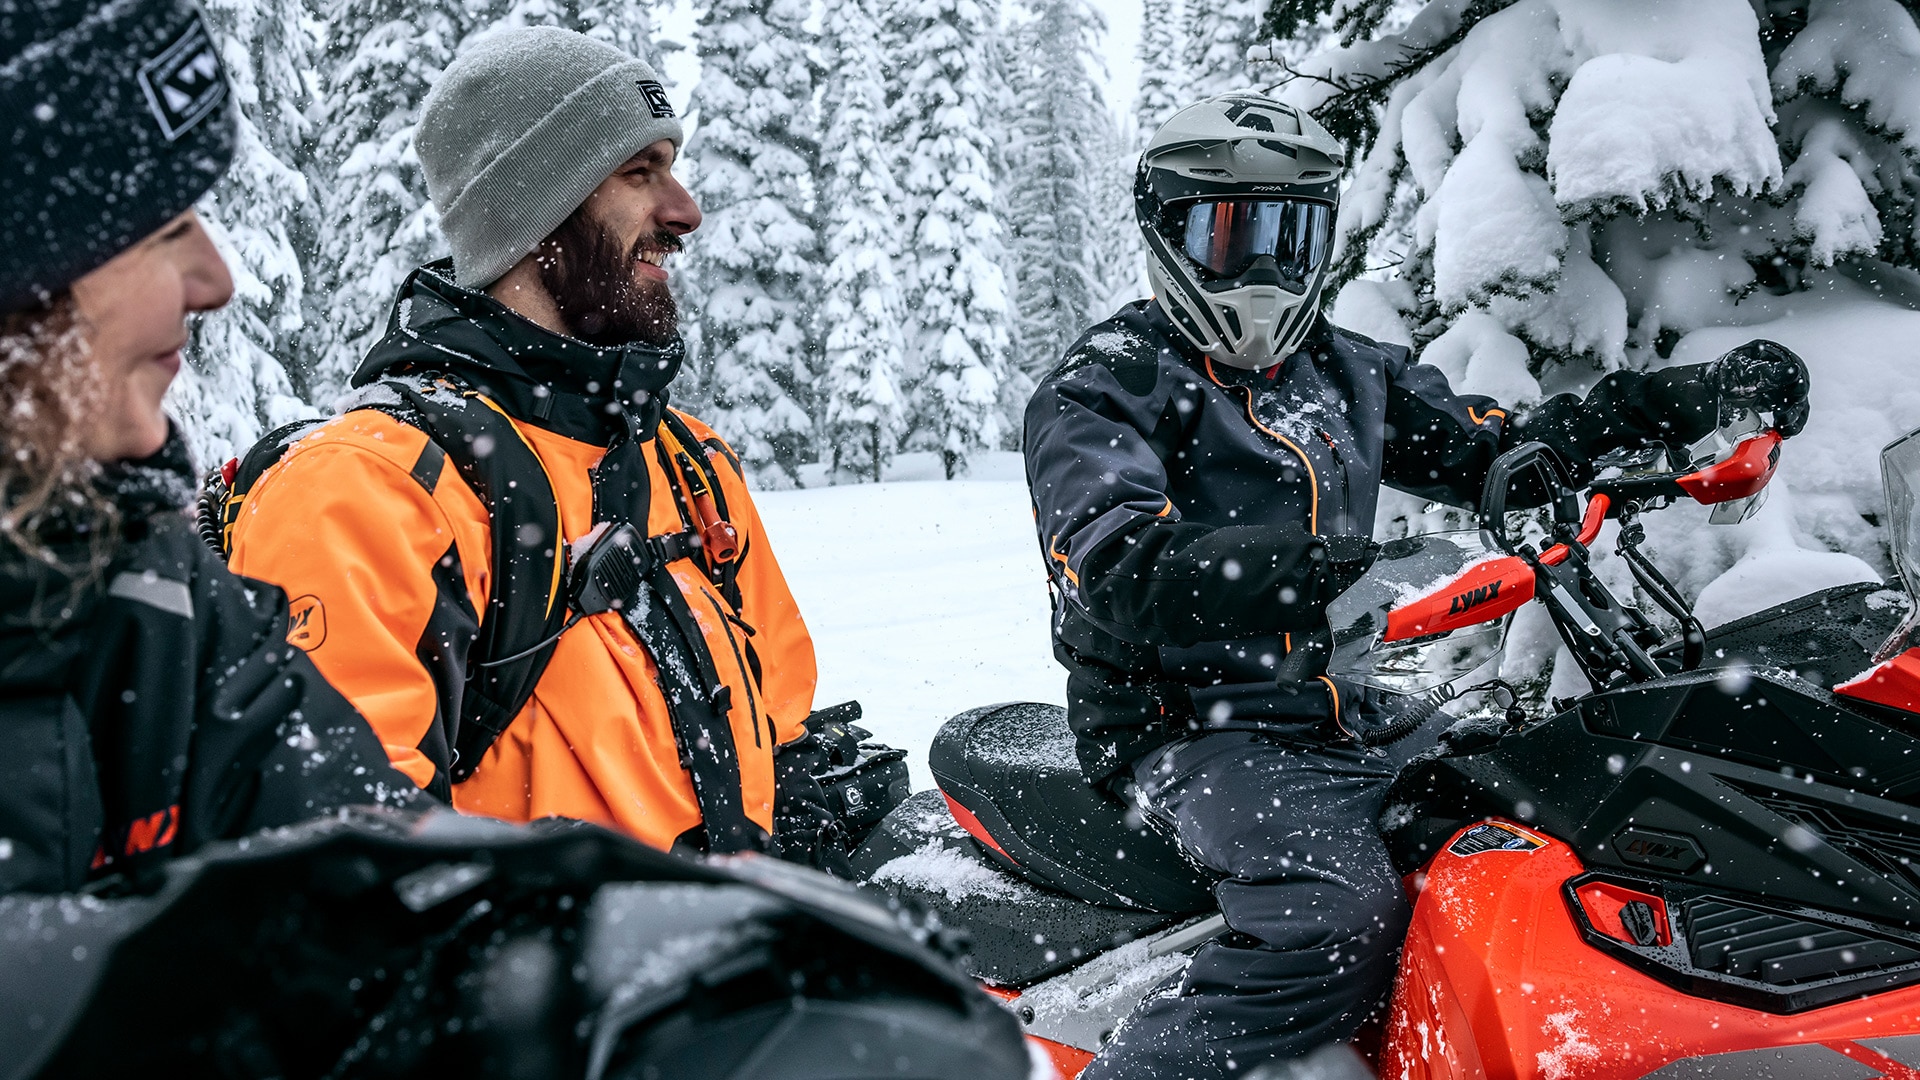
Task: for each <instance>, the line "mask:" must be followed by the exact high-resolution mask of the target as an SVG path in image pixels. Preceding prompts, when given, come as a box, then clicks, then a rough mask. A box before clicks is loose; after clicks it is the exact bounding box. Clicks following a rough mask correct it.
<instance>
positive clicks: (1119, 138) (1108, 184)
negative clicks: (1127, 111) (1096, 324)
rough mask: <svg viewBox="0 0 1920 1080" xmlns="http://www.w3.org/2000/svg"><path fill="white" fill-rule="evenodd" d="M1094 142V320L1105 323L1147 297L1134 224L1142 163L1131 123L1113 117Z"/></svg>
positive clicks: (1138, 140) (1143, 249)
mask: <svg viewBox="0 0 1920 1080" xmlns="http://www.w3.org/2000/svg"><path fill="white" fill-rule="evenodd" d="M1106 119H1107V123H1106V124H1105V126H1104V129H1103V130H1102V132H1101V134H1100V138H1099V139H1098V140H1096V141H1095V143H1094V146H1095V147H1096V152H1095V156H1094V157H1093V159H1092V161H1091V163H1090V167H1089V175H1090V177H1091V186H1092V194H1093V203H1094V217H1093V220H1094V222H1095V223H1096V228H1095V229H1094V234H1093V247H1094V256H1093V258H1094V270H1095V272H1096V274H1097V285H1096V288H1095V292H1094V306H1093V313H1092V314H1093V318H1094V319H1095V320H1099V319H1104V318H1106V317H1107V316H1109V315H1111V314H1113V313H1114V312H1115V311H1117V310H1119V308H1120V306H1121V305H1122V304H1127V303H1131V302H1132V301H1134V300H1138V299H1139V298H1141V297H1143V296H1146V295H1147V292H1148V290H1147V278H1146V258H1147V253H1146V244H1145V242H1144V241H1142V240H1141V238H1140V229H1139V227H1138V226H1137V225H1136V224H1135V223H1134V222H1135V220H1136V219H1135V216H1134V208H1133V178H1134V172H1135V170H1136V169H1137V167H1138V165H1139V162H1140V148H1139V143H1141V142H1142V141H1144V137H1143V136H1140V135H1139V134H1137V132H1136V131H1135V129H1134V127H1133V121H1132V119H1131V118H1126V119H1125V121H1124V123H1116V122H1115V118H1114V117H1113V115H1112V114H1111V113H1109V114H1106Z"/></svg>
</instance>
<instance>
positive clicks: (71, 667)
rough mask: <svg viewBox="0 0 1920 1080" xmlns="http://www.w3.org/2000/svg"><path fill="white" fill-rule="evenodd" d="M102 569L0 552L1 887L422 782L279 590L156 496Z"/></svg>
mask: <svg viewBox="0 0 1920 1080" xmlns="http://www.w3.org/2000/svg"><path fill="white" fill-rule="evenodd" d="M128 531H129V535H128V538H127V539H126V540H124V541H123V542H122V543H121V545H120V549H119V551H118V552H117V553H116V554H115V555H114V557H113V558H112V560H111V561H110V562H109V563H108V564H107V566H106V568H105V569H104V570H101V571H96V572H91V573H83V574H78V575H69V574H66V573H63V572H61V571H59V570H56V569H55V568H53V567H51V566H48V565H46V564H44V563H42V562H39V561H38V560H34V559H31V558H29V557H28V556H26V555H23V554H21V553H18V552H12V553H9V557H6V558H4V559H0V730H4V731H5V732H6V733H7V737H8V740H9V751H8V753H7V754H5V755H0V853H4V854H5V856H6V857H5V858H0V893H5V892H14V891H32V892H64V891H71V890H74V889H78V888H80V887H82V886H83V885H86V884H87V883H88V882H90V881H94V880H97V879H100V878H104V877H108V876H111V875H114V874H125V875H127V876H128V877H129V878H130V879H136V880H137V879H140V878H142V877H143V876H145V875H146V874H147V873H149V872H150V870H151V869H152V868H153V867H155V866H156V865H157V864H158V863H160V862H162V861H164V860H166V859H168V858H171V857H173V856H175V855H181V854H186V853H188V852H191V851H192V850H194V849H195V848H197V847H199V846H200V845H202V844H204V843H206V842H208V841H210V840H215V839H225V838H232V837H237V836H240V835H243V834H245V833H248V832H251V831H254V830H257V829H261V828H269V827H274V826H281V825H289V824H293V823H295V822H298V821H301V820H304V819H306V818H309V817H312V816H315V815H317V814H322V813H327V812H330V811H333V810H335V809H338V808H340V807H343V806H348V805H354V804H363V803H390V804H404V803H407V802H410V801H412V800H413V799H414V798H415V797H416V795H417V793H416V792H415V790H414V788H413V785H412V784H411V783H410V782H408V781H407V779H406V778H405V777H404V776H403V775H402V774H400V773H399V772H397V771H396V770H394V769H393V768H392V766H391V765H390V764H388V761H387V757H386V754H385V752H384V751H383V749H382V748H381V746H380V744H379V742H378V741H377V740H376V739H375V738H374V735H373V732H372V730H371V729H370V728H368V727H367V725H366V722H365V721H364V720H362V719H361V717H360V715H359V713H357V712H356V711H354V709H353V707H352V706H351V705H349V704H348V703H347V701H346V699H345V698H343V697H341V696H340V694H339V693H338V692H337V691H335V690H334V689H333V688H332V687H331V686H329V685H328V684H327V682H326V680H325V679H324V678H322V677H321V675H320V673H319V671H318V670H317V669H316V668H315V667H314V666H313V664H312V662H311V661H310V660H309V659H308V658H307V656H306V654H305V653H303V652H301V651H300V650H298V649H297V648H294V647H292V646H290V645H288V644H287V643H286V633H287V610H288V605H287V599H286V596H285V594H284V593H282V592H281V590H280V589H278V588H276V587H275V586H272V585H269V584H267V583H265V582H262V581H255V580H250V579H247V578H241V577H237V576H235V575H233V574H232V573H230V572H228V570H227V568H226V566H225V565H224V564H223V563H222V562H221V561H220V560H219V559H218V558H217V557H215V556H214V554H213V553H212V552H211V551H210V550H208V549H207V548H206V546H205V545H204V544H203V543H202V542H201V541H200V539H199V537H198V536H197V534H196V533H195V531H194V529H193V527H192V525H191V523H190V522H188V520H187V519H186V518H185V516H184V515H181V514H179V513H177V512H174V511H172V510H166V511H162V512H159V513H156V514H154V515H152V516H151V517H150V518H144V519H137V520H135V521H133V522H132V523H131V525H130V526H129V530H128Z"/></svg>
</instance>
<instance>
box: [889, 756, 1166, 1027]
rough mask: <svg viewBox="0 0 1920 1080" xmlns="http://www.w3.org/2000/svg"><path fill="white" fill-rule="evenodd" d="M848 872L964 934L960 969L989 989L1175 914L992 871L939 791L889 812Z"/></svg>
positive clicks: (1018, 981) (1034, 975) (1034, 978)
mask: <svg viewBox="0 0 1920 1080" xmlns="http://www.w3.org/2000/svg"><path fill="white" fill-rule="evenodd" d="M956 867H964V868H965V869H964V870H962V871H960V872H958V873H956V872H955V868H956ZM853 869H854V873H855V875H856V876H857V877H858V878H859V879H860V880H861V881H863V882H867V883H868V887H869V888H871V889H874V890H876V891H879V892H882V893H884V894H886V895H887V896H888V897H890V898H892V899H894V900H896V901H899V902H902V903H907V904H911V905H915V906H918V907H920V908H923V909H925V910H927V911H930V912H932V913H933V914H934V915H936V916H937V917H938V918H939V920H940V923H941V925H943V926H949V927H956V928H959V929H961V930H963V931H965V933H966V934H967V937H968V950H967V958H966V960H965V961H964V962H963V963H964V965H965V966H967V967H968V968H969V969H970V970H971V971H972V972H973V974H974V975H975V976H977V977H978V978H981V979H984V980H986V981H987V982H990V983H993V984H994V985H995V986H1004V987H1009V988H1015V989H1017V988H1021V987H1026V986H1030V985H1032V984H1034V983H1036V982H1039V981H1041V980H1042V979H1046V978H1049V977H1050V976H1053V975H1057V974H1059V973H1060V972H1062V971H1065V970H1066V969H1068V968H1070V967H1073V966H1074V965H1076V964H1078V963H1080V962H1081V961H1083V960H1086V959H1087V958H1089V957H1092V956H1096V955H1098V954H1100V953H1103V952H1106V951H1107V950H1109V949H1111V948H1113V947H1114V946H1116V945H1123V944H1125V943H1127V942H1129V941H1132V940H1134V939H1135V938H1139V937H1143V936H1145V935H1147V934H1151V933H1153V932H1154V931H1156V930H1160V929H1163V928H1165V927H1168V926H1171V925H1173V924H1174V923H1175V922H1177V921H1179V919H1180V916H1178V915H1172V914H1166V913H1161V912H1146V911H1133V910H1129V909H1126V908H1117V907H1105V906H1101V905H1097V904H1089V903H1086V902H1085V901H1083V900H1079V899H1076V898H1075V897H1071V896H1067V895H1065V894H1063V893H1059V892H1054V891H1050V890H1046V889H1041V888H1038V887H1036V886H1035V885H1033V884H1032V883H1030V882H1028V881H1027V880H1026V879H1024V878H1021V877H1019V876H1017V875H1015V874H1013V873H1010V872H1008V871H1007V870H1004V869H1001V865H1000V864H999V863H998V862H994V861H989V860H988V858H987V857H986V856H985V855H984V854H982V848H981V846H980V845H979V844H978V842H976V841H975V840H974V839H973V838H972V837H971V836H969V835H968V834H967V831H966V830H965V829H963V828H961V827H960V826H959V825H958V824H957V823H956V822H955V821H954V820H953V815H952V814H951V813H950V812H949V811H948V809H947V803H946V800H945V799H943V798H942V797H941V795H940V793H939V792H938V791H921V792H917V793H915V794H914V795H912V796H910V797H909V798H908V799H907V801H906V802H905V803H903V804H901V805H900V807H899V808H897V809H896V810H894V812H893V813H891V814H889V815H888V816H887V818H886V820H885V821H883V822H881V824H880V828H879V829H877V830H875V831H874V833H873V834H872V835H871V836H869V837H868V838H867V840H866V842H865V843H863V844H861V845H860V848H859V849H858V850H856V851H855V852H854V853H853Z"/></svg>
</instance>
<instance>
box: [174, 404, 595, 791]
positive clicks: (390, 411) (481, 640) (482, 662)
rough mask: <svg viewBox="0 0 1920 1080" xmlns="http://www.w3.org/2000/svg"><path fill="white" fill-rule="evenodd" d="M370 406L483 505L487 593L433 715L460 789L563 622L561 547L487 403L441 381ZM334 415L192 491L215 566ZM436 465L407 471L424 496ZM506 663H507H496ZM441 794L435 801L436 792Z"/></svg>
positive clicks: (545, 495)
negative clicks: (415, 439)
mask: <svg viewBox="0 0 1920 1080" xmlns="http://www.w3.org/2000/svg"><path fill="white" fill-rule="evenodd" d="M379 386H380V387H381V393H379V395H378V400H365V399H364V398H363V403H361V404H358V405H353V406H350V407H349V411H353V410H354V409H376V410H378V411H380V412H383V413H386V414H387V415H389V416H391V417H393V418H394V419H395V420H398V421H400V422H401V423H403V424H406V425H408V426H410V427H415V428H418V429H420V430H421V431H423V432H425V433H426V436H427V439H428V446H429V448H430V449H431V448H435V447H437V448H438V453H439V454H441V455H444V458H445V460H446V461H447V462H450V463H452V465H453V466H454V468H455V470H457V471H458V472H459V474H460V479H461V480H463V481H465V482H466V484H467V486H468V487H469V488H470V489H472V491H473V494H474V497H475V498H477V499H479V500H480V503H481V505H483V506H485V507H486V508H487V517H488V525H489V531H490V532H491V534H492V537H493V550H492V552H491V553H490V556H489V558H490V566H489V568H488V570H489V573H488V580H489V581H491V582H492V588H491V589H490V590H489V594H488V596H487V609H486V611H485V613H484V614H483V615H482V617H481V619H480V634H479V637H478V638H477V639H476V640H475V641H474V643H473V647H472V648H471V649H470V650H469V651H468V659H467V677H466V683H465V684H464V685H463V686H462V687H460V688H459V709H458V710H457V713H456V715H454V716H449V717H446V718H444V719H445V721H446V724H447V728H448V730H447V743H448V745H449V746H450V747H451V748H452V760H451V761H450V763H449V764H448V769H447V771H448V774H449V777H450V779H451V780H452V782H454V783H459V782H460V781H462V780H465V779H466V778H467V777H469V776H472V775H473V770H474V769H475V768H477V767H478V766H479V764H480V759H481V757H482V756H484V755H485V754H486V752H487V748H488V747H490V746H492V745H493V742H494V740H495V739H498V738H499V737H500V733H501V732H503V731H505V730H506V729H507V726H508V725H509V724H511V723H512V722H513V718H514V717H515V716H518V715H519V713H520V710H521V709H522V708H524V707H525V706H526V703H527V701H528V700H529V699H530V698H532V696H533V688H534V686H535V685H536V684H538V683H539V681H540V676H541V675H542V674H543V673H544V672H545V671H546V668H547V661H548V660H549V659H551V658H552V656H553V648H554V645H555V644H556V642H557V640H558V637H559V632H560V629H561V627H562V626H563V625H565V622H566V618H567V603H566V597H565V594H564V593H565V576H566V575H565V570H566V550H565V548H566V544H565V537H564V536H563V535H562V533H561V528H560V508H559V504H558V503H557V502H556V501H555V499H554V494H553V482H552V480H551V479H550V478H549V477H548V476H547V472H546V467H545V466H544V465H542V464H541V462H540V457H539V455H538V454H536V453H535V452H534V450H533V447H532V446H531V445H530V444H529V443H528V442H527V441H526V437H525V436H523V435H521V434H520V430H519V429H518V428H516V427H514V425H513V421H512V420H511V419H509V418H508V416H507V414H506V413H505V411H503V410H502V409H501V408H500V406H499V405H497V404H495V403H494V402H493V401H492V399H490V398H488V397H487V396H486V395H485V394H483V393H481V392H480V391H479V390H477V389H475V388H473V387H471V386H468V385H466V384H465V383H463V382H461V381H460V380H457V379H455V378H452V377H450V376H447V375H442V374H428V375H408V376H405V377H397V376H396V377H389V378H386V379H382V380H381V382H380V384H379ZM332 419H333V418H331V417H326V418H320V419H313V420H299V421H295V422H294V423H291V424H286V425H284V426H282V427H279V428H276V429H274V430H273V431H271V432H269V433H268V434H267V435H266V436H265V437H263V438H262V439H261V440H260V441H259V442H257V443H255V444H254V445H253V447H252V448H251V449H249V450H248V451H247V452H246V454H245V455H243V456H242V457H239V458H236V459H234V460H232V461H229V462H227V464H226V465H225V466H223V467H222V468H220V469H216V470H214V471H213V472H212V473H210V474H209V475H208V476H207V479H206V483H205V486H204V487H203V489H202V491H201V494H200V502H199V507H198V519H199V528H200V535H201V537H202V538H203V539H204V540H206V542H207V544H208V546H210V547H212V548H213V550H214V552H215V553H216V554H218V555H219V556H220V557H221V558H223V559H225V558H229V557H231V555H232V554H233V525H234V523H235V522H236V521H238V520H239V518H240V513H241V510H242V508H243V506H244V504H245V502H246V499H247V496H248V495H249V494H251V492H252V490H253V486H254V484H255V483H257V482H258V481H259V479H260V477H261V476H262V475H264V474H265V473H266V472H267V470H269V469H271V468H272V467H273V466H274V465H275V464H277V463H278V462H279V461H280V460H281V459H282V458H283V457H285V456H286V454H287V451H288V450H289V449H290V448H291V447H292V446H293V444H294V443H296V442H298V441H300V440H301V439H302V438H304V437H306V436H307V435H308V434H310V433H311V432H312V431H313V430H314V429H316V428H318V427H320V426H321V425H322V424H326V423H328V422H330V421H331V420H332ZM439 471H440V470H439V468H438V467H435V468H433V469H431V470H425V471H423V470H420V469H416V470H415V474H414V479H415V480H417V481H419V482H420V484H421V486H422V487H424V488H426V489H427V490H428V491H429V492H431V491H432V490H433V488H434V485H435V483H436V481H437V479H438V475H439ZM497 658H506V659H497ZM442 794H445V793H444V792H443V793H442Z"/></svg>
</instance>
